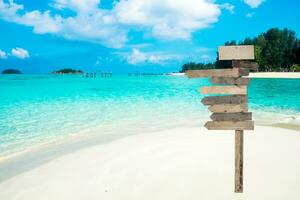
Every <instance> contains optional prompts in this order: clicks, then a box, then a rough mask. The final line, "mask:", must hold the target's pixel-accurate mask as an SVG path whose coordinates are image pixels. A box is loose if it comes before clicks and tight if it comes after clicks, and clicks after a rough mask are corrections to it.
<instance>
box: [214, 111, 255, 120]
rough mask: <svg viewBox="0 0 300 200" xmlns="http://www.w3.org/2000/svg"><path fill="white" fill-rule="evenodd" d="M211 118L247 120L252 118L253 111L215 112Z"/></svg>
mask: <svg viewBox="0 0 300 200" xmlns="http://www.w3.org/2000/svg"><path fill="white" fill-rule="evenodd" d="M210 118H211V119H212V120H213V121H247V120H252V113H251V112H244V113H213V114H212V115H211V116H210Z"/></svg>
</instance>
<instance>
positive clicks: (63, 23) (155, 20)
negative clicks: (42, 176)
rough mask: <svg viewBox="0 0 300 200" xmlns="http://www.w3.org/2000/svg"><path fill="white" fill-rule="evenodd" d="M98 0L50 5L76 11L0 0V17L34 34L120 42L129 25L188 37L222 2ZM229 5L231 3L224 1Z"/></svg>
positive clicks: (63, 0)
mask: <svg viewBox="0 0 300 200" xmlns="http://www.w3.org/2000/svg"><path fill="white" fill-rule="evenodd" d="M100 3H101V1H100V0H54V1H53V4H52V7H53V8H54V10H55V9H56V10H64V9H68V10H72V11H74V12H75V16H68V17H66V16H62V15H59V14H55V13H57V12H56V11H52V12H50V11H49V10H48V11H39V10H33V11H27V10H26V9H25V8H24V6H23V5H21V4H17V3H14V1H13V0H10V1H7V2H6V3H5V2H4V1H3V0H0V18H2V19H4V20H6V21H10V22H14V23H18V24H22V25H26V26H30V27H33V30H34V32H35V33H37V34H44V33H51V34H55V35H59V36H63V37H65V38H67V39H72V40H82V41H89V42H95V43H100V44H103V45H105V46H108V47H113V48H119V47H122V46H123V45H124V44H125V43H126V42H127V40H128V36H127V34H128V32H129V31H131V30H138V31H144V32H145V33H147V34H149V33H150V35H151V36H153V37H155V38H158V39H162V40H169V39H190V38H191V34H192V33H193V32H194V31H196V30H201V29H204V28H206V27H209V26H211V25H212V24H213V23H215V22H217V21H218V17H219V15H220V13H221V11H220V5H218V4H215V3H214V1H212V0H176V2H174V0H163V1H161V0H147V1H141V0H120V1H115V2H114V4H113V8H112V9H110V10H109V9H101V8H100ZM224 8H225V9H228V10H233V7H232V6H230V5H229V4H228V5H227V6H226V7H224Z"/></svg>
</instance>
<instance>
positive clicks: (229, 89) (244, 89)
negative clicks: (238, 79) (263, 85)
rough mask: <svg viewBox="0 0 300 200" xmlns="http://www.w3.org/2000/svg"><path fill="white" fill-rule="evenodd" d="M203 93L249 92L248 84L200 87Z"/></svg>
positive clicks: (243, 93)
mask: <svg viewBox="0 0 300 200" xmlns="http://www.w3.org/2000/svg"><path fill="white" fill-rule="evenodd" d="M200 92H201V93H202V94H242V95H246V94H247V87H246V86H209V87H202V88H201V89H200Z"/></svg>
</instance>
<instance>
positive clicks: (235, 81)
mask: <svg viewBox="0 0 300 200" xmlns="http://www.w3.org/2000/svg"><path fill="white" fill-rule="evenodd" d="M210 82H211V83H213V84H225V85H249V83H250V79H249V78H233V77H211V79H210Z"/></svg>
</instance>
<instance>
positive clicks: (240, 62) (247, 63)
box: [232, 60, 259, 70]
mask: <svg viewBox="0 0 300 200" xmlns="http://www.w3.org/2000/svg"><path fill="white" fill-rule="evenodd" d="M232 67H241V68H248V69H251V70H257V69H258V67H259V66H258V64H257V63H256V62H251V61H244V60H233V61H232Z"/></svg>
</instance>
